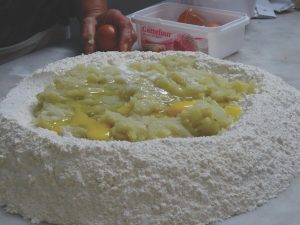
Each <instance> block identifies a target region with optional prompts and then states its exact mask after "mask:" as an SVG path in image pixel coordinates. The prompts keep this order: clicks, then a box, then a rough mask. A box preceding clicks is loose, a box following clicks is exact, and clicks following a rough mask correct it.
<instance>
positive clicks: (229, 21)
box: [130, 2, 249, 58]
mask: <svg viewBox="0 0 300 225" xmlns="http://www.w3.org/2000/svg"><path fill="white" fill-rule="evenodd" d="M189 8H192V9H193V11H195V12H197V13H198V14H199V15H201V16H202V17H204V18H205V19H206V20H207V21H210V22H214V23H219V24H221V25H220V26H218V27H205V26H198V25H191V24H185V23H179V22H176V21H177V19H178V17H179V16H180V14H181V13H182V12H184V11H185V10H186V9H189ZM130 18H131V20H132V22H133V23H135V24H136V31H137V35H138V44H139V46H140V48H141V49H143V50H145V51H147V50H150V51H166V50H180V51H202V52H205V53H208V54H209V55H211V56H214V57H218V58H224V57H226V56H228V55H231V54H232V53H234V52H236V51H238V50H239V49H240V47H241V45H242V43H243V39H244V33H245V26H246V25H247V24H248V23H249V17H248V16H247V15H246V14H243V13H240V12H231V11H226V10H220V9H211V8H203V7H200V6H191V5H185V4H179V3H172V2H165V3H161V4H157V5H154V6H152V7H148V8H145V9H143V10H140V11H137V12H135V13H133V14H131V15H130Z"/></svg>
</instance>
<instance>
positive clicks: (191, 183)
mask: <svg viewBox="0 0 300 225" xmlns="http://www.w3.org/2000/svg"><path fill="white" fill-rule="evenodd" d="M167 54H186V55H193V56H196V57H197V58H198V59H199V64H200V65H201V66H203V67H204V68H207V69H211V70H213V71H215V72H216V73H218V74H220V75H224V76H227V77H230V78H240V79H249V78H251V79H252V78H253V79H255V80H256V81H257V83H258V86H259V87H258V92H257V93H256V94H253V95H249V96H247V98H246V99H245V100H244V102H243V103H242V105H243V108H244V113H243V114H242V116H241V117H240V119H239V121H238V122H237V123H236V124H234V125H233V126H232V128H231V129H230V130H229V131H227V132H225V133H224V134H222V135H219V136H212V137H200V138H186V139H184V138H177V139H175V138H168V139H156V140H150V141H144V142H137V143H130V142H125V141H111V142H101V141H89V140H84V139H76V138H73V137H61V136H58V135H56V134H55V133H54V132H51V131H48V130H44V129H41V128H36V127H34V126H33V125H32V124H31V121H32V116H31V110H32V106H33V105H34V104H35V103H36V98H35V95H36V94H37V93H39V92H41V91H42V90H43V88H44V86H45V85H47V84H48V83H49V82H51V81H52V79H53V75H54V73H55V74H59V73H62V72H64V71H66V70H68V69H70V68H72V67H73V66H75V65H76V64H78V63H92V64H95V65H96V66H104V65H108V64H118V62H124V61H126V62H128V63H130V62H135V61H137V60H143V61H151V60H152V59H156V58H161V57H164V56H166V55H167ZM299 118H300V92H299V91H297V90H296V89H294V88H292V87H291V86H289V85H287V84H286V83H284V82H283V81H282V80H281V79H279V78H277V77H275V76H273V75H271V74H269V73H267V72H265V71H262V70H259V69H257V68H254V67H249V66H245V65H241V64H234V63H229V62H226V61H221V60H216V59H213V58H210V57H208V56H205V55H203V54H201V53H159V54H156V53H141V52H131V53H96V54H92V55H89V56H78V57H74V58H69V59H65V60H62V61H59V62H57V63H54V64H51V65H49V66H48V67H46V68H44V69H42V70H39V71H37V72H36V73H35V74H34V75H33V76H32V77H30V78H28V79H25V80H24V81H22V82H21V83H20V84H19V85H18V87H16V88H15V89H14V90H12V91H11V92H10V93H9V95H8V96H7V98H6V99H5V100H4V101H3V102H2V103H0V193H1V194H0V205H6V206H7V209H8V211H10V212H14V213H18V214H21V215H23V216H25V217H28V218H31V219H32V221H33V222H39V221H47V222H50V223H54V224H66V225H67V224H74V225H108V224H160V225H162V224H207V223H210V222H214V221H218V220H222V219H225V218H228V217H230V216H232V215H235V214H239V213H242V212H245V211H248V210H251V209H254V208H255V207H257V206H259V205H261V204H263V203H265V202H266V201H267V200H268V199H270V198H272V197H275V196H276V195H277V194H278V193H280V192H281V191H282V190H284V189H285V188H287V186H288V185H289V184H290V183H291V181H292V180H293V179H294V177H295V176H296V175H297V174H298V173H299V169H300V122H299V121H300V120H299Z"/></svg>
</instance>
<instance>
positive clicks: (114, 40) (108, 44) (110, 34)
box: [95, 24, 118, 51]
mask: <svg viewBox="0 0 300 225" xmlns="http://www.w3.org/2000/svg"><path fill="white" fill-rule="evenodd" d="M95 41H96V46H97V50H99V51H113V50H117V46H118V33H117V30H116V28H115V27H114V26H113V25H110V24H105V25H102V26H100V27H98V29H97V30H96V37H95Z"/></svg>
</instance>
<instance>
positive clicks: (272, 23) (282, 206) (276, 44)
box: [0, 11, 300, 225]
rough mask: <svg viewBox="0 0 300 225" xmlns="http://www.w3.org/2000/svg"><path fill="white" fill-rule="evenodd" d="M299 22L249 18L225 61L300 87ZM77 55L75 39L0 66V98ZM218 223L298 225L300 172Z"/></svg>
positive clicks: (0, 216)
mask: <svg viewBox="0 0 300 225" xmlns="http://www.w3.org/2000/svg"><path fill="white" fill-rule="evenodd" d="M299 24H300V11H293V12H290V13H285V14H281V15H279V16H278V17H277V19H268V20H252V21H251V24H250V25H249V26H248V27H247V31H246V37H245V44H244V46H243V48H242V49H241V50H240V51H239V52H238V53H236V54H234V55H232V56H229V57H227V60H231V61H235V62H242V63H245V64H251V65H254V66H258V67H260V68H263V69H265V70H267V71H269V72H271V73H273V74H275V75H277V76H280V77H282V78H283V79H284V80H285V81H286V82H287V83H289V84H290V85H292V86H294V87H296V88H298V89H299V90H300V25H299ZM77 54H79V47H78V42H76V41H75V42H70V43H65V44H61V45H57V46H53V47H49V48H46V49H43V50H40V51H38V52H35V53H32V54H30V55H27V56H25V57H22V58H19V59H16V60H14V61H12V62H9V63H6V64H3V65H0V98H3V97H4V96H5V95H6V94H7V92H8V91H9V90H10V89H11V88H13V87H14V86H16V84H17V83H18V82H19V81H20V80H21V79H22V78H23V77H26V76H28V75H29V74H31V73H32V72H33V71H34V70H36V69H38V68H40V67H42V66H44V65H45V64H48V63H50V62H54V61H56V60H59V59H63V58H65V57H70V56H74V55H77ZM299 121H300V118H299ZM299 151H300V149H299ZM0 194H1V193H0ZM28 224H29V222H28V221H26V220H25V219H23V218H21V217H19V216H13V215H10V214H7V213H5V210H4V209H3V208H1V207H0V225H28ZM43 225H45V224H43ZM218 225H300V175H299V176H298V177H297V178H296V179H295V180H294V182H293V183H292V184H291V186H290V187H289V188H288V189H287V190H286V191H284V192H283V193H281V194H280V195H279V196H278V198H275V199H272V200H270V201H269V202H268V203H267V204H265V205H263V206H262V207H259V208H257V209H256V210H254V211H251V212H248V213H245V214H242V215H239V216H235V217H233V218H231V219H228V220H226V221H224V222H222V223H218Z"/></svg>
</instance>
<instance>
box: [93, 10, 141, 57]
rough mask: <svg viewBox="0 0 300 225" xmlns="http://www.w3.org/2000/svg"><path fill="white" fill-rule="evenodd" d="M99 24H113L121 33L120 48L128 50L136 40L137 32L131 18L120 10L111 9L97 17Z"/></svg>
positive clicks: (119, 33) (120, 49)
mask: <svg viewBox="0 0 300 225" xmlns="http://www.w3.org/2000/svg"><path fill="white" fill-rule="evenodd" d="M97 22H98V26H101V25H103V24H111V25H113V26H114V27H115V28H116V29H117V31H118V35H119V40H118V50H119V51H128V50H130V49H131V47H132V45H133V44H134V43H135V41H136V34H135V32H134V30H133V27H132V24H131V22H130V20H129V19H128V18H127V17H126V16H124V15H123V14H122V13H121V12H120V11H119V10H116V9H110V10H108V11H106V12H105V13H103V14H101V15H99V16H98V17H97Z"/></svg>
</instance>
